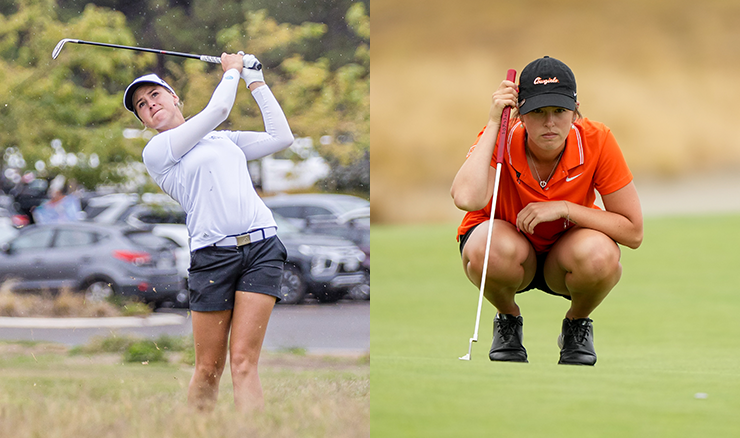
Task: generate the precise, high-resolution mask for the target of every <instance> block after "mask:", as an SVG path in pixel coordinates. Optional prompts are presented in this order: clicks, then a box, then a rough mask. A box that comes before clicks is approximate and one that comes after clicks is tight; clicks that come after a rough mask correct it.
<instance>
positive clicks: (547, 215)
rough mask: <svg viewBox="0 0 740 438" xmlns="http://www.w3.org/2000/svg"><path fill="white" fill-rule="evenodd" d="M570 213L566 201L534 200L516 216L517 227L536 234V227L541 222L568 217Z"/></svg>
mask: <svg viewBox="0 0 740 438" xmlns="http://www.w3.org/2000/svg"><path fill="white" fill-rule="evenodd" d="M568 213H569V211H568V204H567V203H566V201H547V202H532V203H530V204H528V205H527V206H526V207H524V208H523V209H521V211H520V212H519V214H518V215H517V216H516V228H517V230H521V231H524V232H525V233H527V234H534V228H535V227H536V226H537V225H539V224H540V223H542V222H552V221H555V220H558V219H561V218H567V217H568Z"/></svg>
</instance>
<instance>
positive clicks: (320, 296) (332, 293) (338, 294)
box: [313, 287, 347, 303]
mask: <svg viewBox="0 0 740 438" xmlns="http://www.w3.org/2000/svg"><path fill="white" fill-rule="evenodd" d="M346 294H347V291H346V290H344V289H329V288H326V287H325V288H323V289H321V290H317V291H315V292H314V293H313V295H314V296H315V297H316V299H317V300H319V302H321V303H333V302H335V301H339V300H341V299H342V297H343V296H344V295H346Z"/></svg>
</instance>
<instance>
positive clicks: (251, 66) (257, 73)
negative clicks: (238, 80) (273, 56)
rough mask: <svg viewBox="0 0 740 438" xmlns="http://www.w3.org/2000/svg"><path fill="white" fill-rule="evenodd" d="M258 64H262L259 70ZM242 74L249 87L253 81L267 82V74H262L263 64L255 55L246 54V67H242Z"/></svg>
mask: <svg viewBox="0 0 740 438" xmlns="http://www.w3.org/2000/svg"><path fill="white" fill-rule="evenodd" d="M239 53H242V52H239ZM256 66H260V69H259V70H257V69H256V68H255V67H256ZM240 76H241V77H242V79H244V82H246V83H247V87H249V85H250V84H251V83H252V82H258V81H259V82H265V76H264V75H263V74H262V65H261V64H260V62H259V60H258V59H257V58H256V57H255V56H254V55H244V68H242V72H241V75H240Z"/></svg>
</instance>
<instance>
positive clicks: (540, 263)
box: [459, 224, 570, 300]
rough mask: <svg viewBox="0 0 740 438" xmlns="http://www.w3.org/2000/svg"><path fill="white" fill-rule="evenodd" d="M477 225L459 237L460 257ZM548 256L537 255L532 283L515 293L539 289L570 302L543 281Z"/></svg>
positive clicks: (545, 253)
mask: <svg viewBox="0 0 740 438" xmlns="http://www.w3.org/2000/svg"><path fill="white" fill-rule="evenodd" d="M478 225H480V224H478ZM478 225H476V226H474V227H473V228H471V229H469V230H468V231H467V232H466V233H465V234H462V235H460V236H459V240H460V255H462V252H463V248H464V247H465V244H466V243H467V241H468V238H469V237H470V233H472V232H473V230H474V229H475V227H477V226H478ZM548 254H549V253H547V252H543V253H540V254H537V270H536V271H535V273H534V278H533V279H532V282H531V283H529V285H528V286H527V287H525V288H524V289H522V290H520V291H517V293H518V294H520V293H522V292H526V291H528V290H532V289H539V290H541V291H542V292H546V293H548V294H550V295H556V296H559V297H563V298H565V299H567V300H570V297H569V296H567V295H561V294H559V293H557V292H555V291H553V290H552V289H550V286H548V285H547V281H545V260H547V255H548Z"/></svg>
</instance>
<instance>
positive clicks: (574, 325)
mask: <svg viewBox="0 0 740 438" xmlns="http://www.w3.org/2000/svg"><path fill="white" fill-rule="evenodd" d="M591 322H593V320H591V319H589V318H583V319H576V320H573V321H569V322H568V324H567V325H566V326H565V336H573V338H574V339H575V341H576V343H578V344H583V343H584V342H585V341H586V336H588V330H589V327H590V323H591Z"/></svg>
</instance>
